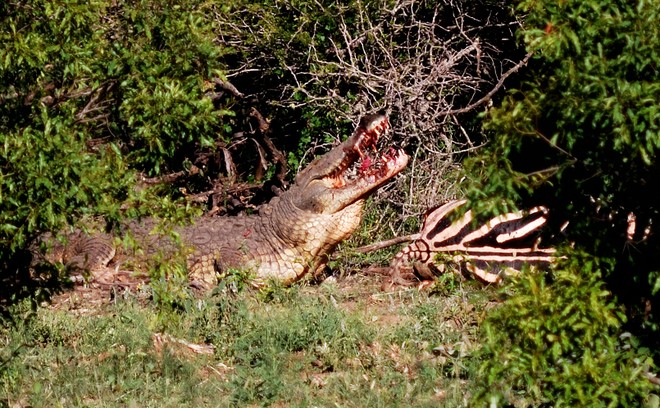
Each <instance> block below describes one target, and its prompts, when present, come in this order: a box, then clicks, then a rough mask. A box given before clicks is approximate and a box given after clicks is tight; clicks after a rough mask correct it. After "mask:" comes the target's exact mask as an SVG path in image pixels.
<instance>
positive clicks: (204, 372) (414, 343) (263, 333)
mask: <svg viewBox="0 0 660 408" xmlns="http://www.w3.org/2000/svg"><path fill="white" fill-rule="evenodd" d="M345 281H349V282H348V283H346V282H342V283H341V284H338V285H321V286H316V287H305V286H301V287H294V288H283V287H277V286H273V287H270V288H269V289H268V290H267V291H262V292H255V291H248V290H244V291H239V292H235V291H231V290H225V291H220V292H222V293H216V294H215V295H212V296H208V297H206V298H203V299H197V300H196V301H191V302H189V303H187V304H186V305H184V307H182V308H180V309H172V310H167V311H163V309H162V308H160V309H159V308H157V307H156V306H155V305H154V304H153V303H148V304H147V305H144V302H140V301H138V299H137V298H134V297H131V296H126V297H124V299H122V300H117V301H116V302H114V303H112V304H110V305H107V306H105V307H103V308H102V309H100V310H94V311H93V312H92V313H82V314H81V313H80V310H78V311H77V313H73V312H72V311H69V310H64V309H65V308H58V309H53V308H46V307H42V308H39V309H38V310H36V311H33V310H32V309H31V308H30V307H29V305H27V304H23V305H18V306H15V308H14V310H13V311H12V315H13V316H14V317H15V319H14V321H13V322H5V325H4V327H3V328H2V332H1V335H0V339H1V340H2V343H3V350H2V354H1V358H2V365H1V369H0V370H1V372H0V375H1V377H0V390H1V391H0V393H1V394H2V395H4V397H3V399H2V400H1V401H0V405H7V406H28V405H29V406H32V407H41V406H58V405H59V406H95V407H96V406H98V407H106V406H108V407H109V406H140V407H142V406H145V407H148V406H159V407H163V406H165V407H167V406H246V405H279V406H311V405H316V406H331V405H335V404H338V405H339V406H356V407H357V406H361V407H363V406H366V407H369V406H399V405H401V406H410V404H411V401H414V405H415V406H437V405H438V404H441V405H442V404H446V405H447V406H457V405H464V404H465V403H466V401H467V400H466V395H467V394H469V391H466V387H468V388H469V384H470V378H471V376H472V373H473V372H474V368H473V364H472V363H471V362H470V357H469V355H470V351H471V350H472V349H473V348H474V347H475V346H476V344H478V338H477V329H478V319H479V316H480V313H475V308H477V309H479V308H483V305H485V303H486V302H487V301H488V299H487V297H484V296H483V294H481V293H479V291H473V292H472V293H470V292H466V291H462V290H457V291H455V292H454V294H452V295H450V296H448V297H442V298H441V297H438V296H429V295H427V294H424V293H419V292H417V291H415V290H404V291H401V292H398V293H395V294H393V293H382V292H380V291H378V290H377V285H374V284H370V282H368V281H366V280H365V278H356V277H349V278H347V279H346V280H345ZM371 283H373V282H371ZM363 285H365V286H363ZM472 297H474V298H475V299H477V303H481V306H475V305H474V304H472V303H470V301H469V299H470V298H472ZM196 346H197V347H200V348H203V349H204V350H207V351H209V350H210V351H211V353H210V354H199V353H196V352H194V351H193V348H195V347H196ZM211 346H212V347H213V348H212V349H211V348H210V347H211Z"/></svg>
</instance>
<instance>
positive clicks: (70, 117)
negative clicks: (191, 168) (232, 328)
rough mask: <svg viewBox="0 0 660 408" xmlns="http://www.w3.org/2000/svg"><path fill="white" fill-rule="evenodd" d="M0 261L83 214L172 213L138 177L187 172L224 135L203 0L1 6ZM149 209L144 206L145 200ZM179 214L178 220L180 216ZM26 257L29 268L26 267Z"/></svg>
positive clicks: (10, 263) (217, 50)
mask: <svg viewBox="0 0 660 408" xmlns="http://www.w3.org/2000/svg"><path fill="white" fill-rule="evenodd" d="M1 7H2V13H0V15H1V16H2V17H0V27H2V29H0V43H2V48H3V49H2V53H1V54H2V57H0V118H1V119H0V146H2V150H1V151H0V264H1V265H2V269H3V274H4V273H6V272H7V271H9V270H14V269H15V268H17V267H18V266H17V262H18V263H20V262H19V261H21V260H20V259H19V258H21V253H22V251H24V250H25V249H27V248H28V247H29V246H30V245H31V244H32V243H33V242H34V240H35V239H36V238H37V237H38V236H40V235H41V234H43V233H44V232H49V231H50V232H60V231H62V230H63V229H64V227H65V226H68V225H74V224H75V223H76V222H77V221H79V220H80V219H81V217H83V216H98V215H102V216H103V217H105V219H106V220H107V221H109V223H110V224H113V223H116V222H117V220H118V219H119V218H120V217H121V215H122V213H123V212H124V211H122V210H120V208H121V205H122V204H124V208H128V209H129V211H128V212H129V213H130V215H133V216H135V215H139V214H143V213H147V212H155V210H154V209H156V208H158V209H163V208H167V209H168V211H172V203H171V201H167V202H159V203H157V202H158V201H159V198H158V197H156V196H154V195H153V194H151V193H149V192H144V191H143V192H141V193H136V191H135V190H134V183H135V178H136V177H135V173H136V171H141V172H145V173H148V174H157V173H160V172H161V171H163V170H180V169H182V168H184V167H185V165H186V164H185V163H186V159H187V158H188V157H190V156H191V155H192V154H193V153H194V151H195V149H198V148H202V147H208V146H210V145H211V144H212V143H213V140H214V139H215V138H216V137H217V133H218V132H219V130H221V129H222V125H223V123H222V122H223V120H224V119H223V117H224V116H225V115H228V114H230V111H229V110H228V109H227V107H226V106H224V107H223V106H217V104H216V103H214V102H213V101H212V100H211V99H210V98H209V97H207V96H206V95H205V92H206V90H207V88H208V86H207V85H205V84H206V83H207V81H212V79H213V78H215V77H221V75H222V73H221V71H220V65H219V62H218V61H217V60H218V58H219V56H220V55H222V53H223V52H224V48H223V47H221V46H219V45H217V43H216V42H215V34H214V32H213V26H212V22H211V19H210V18H209V16H208V14H209V12H210V9H209V7H210V5H209V4H208V3H206V2H204V1H196V0H186V1H183V0H181V1H170V2H165V3H164V2H157V1H150V0H140V1H130V2H129V1H101V0H96V1H91V2H88V1H84V2H81V1H77V0H66V1H57V2H52V1H42V0H33V1H28V2H7V3H3V5H2V6H1ZM145 204H146V205H145ZM177 216H178V215H177ZM21 262H22V261H21Z"/></svg>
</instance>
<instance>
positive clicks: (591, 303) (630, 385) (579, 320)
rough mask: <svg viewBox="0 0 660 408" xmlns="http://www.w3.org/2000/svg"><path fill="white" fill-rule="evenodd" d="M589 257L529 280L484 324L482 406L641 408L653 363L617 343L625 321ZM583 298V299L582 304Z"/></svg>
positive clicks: (480, 356) (524, 279)
mask: <svg viewBox="0 0 660 408" xmlns="http://www.w3.org/2000/svg"><path fill="white" fill-rule="evenodd" d="M600 269H602V266H601V265H599V264H598V263H597V262H596V261H595V260H594V259H592V258H590V257H587V256H585V257H579V256H577V255H575V254H574V255H573V256H572V258H571V261H570V262H567V263H566V264H565V265H561V266H560V267H558V268H557V269H556V270H554V271H552V273H551V276H544V275H543V274H532V273H528V274H523V275H522V277H521V278H520V281H519V282H517V283H516V285H515V293H514V294H513V295H512V296H511V297H510V298H509V299H507V302H506V303H504V304H503V305H501V306H500V307H499V308H498V309H496V310H494V311H492V312H491V313H489V315H488V317H487V319H486V321H485V322H484V324H483V327H482V331H483V340H484V343H483V348H482V349H481V350H480V351H479V353H478V355H477V358H478V359H479V360H480V361H483V363H482V366H481V369H480V378H478V380H477V383H479V384H481V389H480V390H479V392H478V393H477V395H476V399H477V400H478V401H479V402H480V403H486V402H491V403H493V402H496V405H508V404H515V405H516V406H539V405H544V404H551V405H556V406H638V405H640V404H641V402H642V400H643V399H644V397H645V396H646V394H647V393H648V391H649V389H650V383H649V382H648V381H647V380H646V378H645V377H644V375H643V374H644V371H645V370H646V369H647V365H648V362H647V361H646V360H645V359H644V358H642V357H636V354H637V350H634V349H632V348H631V345H630V344H627V343H628V341H627V338H624V337H623V336H622V337H621V338H619V337H618V335H619V333H620V327H621V323H622V321H623V320H624V316H623V314H622V313H621V311H620V310H619V309H618V307H616V306H614V304H613V303H612V302H611V301H610V299H611V294H610V293H609V292H608V291H606V290H605V289H604V287H603V283H602V282H601V280H600V274H599V272H598V271H599V270H600ZM576 299H579V301H576Z"/></svg>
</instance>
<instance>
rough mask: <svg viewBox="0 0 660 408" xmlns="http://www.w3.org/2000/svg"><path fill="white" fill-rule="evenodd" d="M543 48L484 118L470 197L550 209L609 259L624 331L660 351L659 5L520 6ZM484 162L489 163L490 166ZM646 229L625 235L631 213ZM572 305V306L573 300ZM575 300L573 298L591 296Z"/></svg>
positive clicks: (604, 262)
mask: <svg viewBox="0 0 660 408" xmlns="http://www.w3.org/2000/svg"><path fill="white" fill-rule="evenodd" d="M518 7H519V12H520V13H523V14H525V15H526V18H525V23H524V27H523V30H522V31H521V37H522V38H523V40H524V43H525V45H526V47H527V49H528V51H529V52H533V53H534V57H533V58H532V60H531V61H530V64H529V67H528V69H527V70H526V71H525V72H524V73H523V74H522V76H521V78H520V84H519V85H518V86H516V87H515V89H512V90H511V91H510V92H509V94H508V95H507V96H506V97H505V98H504V100H503V101H502V103H501V104H500V105H499V106H497V107H495V108H493V109H490V110H489V111H488V112H487V114H486V121H485V127H486V130H487V131H488V132H489V133H490V134H491V135H492V139H491V142H490V143H489V146H488V148H487V149H486V150H485V151H484V152H483V154H480V155H478V157H475V158H473V159H471V160H470V161H469V162H468V163H467V164H466V170H467V172H466V173H467V174H468V177H469V178H470V179H471V181H472V182H471V187H470V188H469V195H470V196H471V198H472V199H473V201H474V202H475V205H476V206H477V207H480V208H481V209H486V207H488V204H487V201H488V200H486V198H498V200H499V199H500V198H501V197H505V198H508V199H509V200H511V201H518V202H520V201H522V202H524V203H526V204H537V203H543V204H544V205H546V206H548V207H549V208H551V215H552V217H553V227H554V228H555V230H556V231H558V230H559V226H560V225H561V224H562V223H564V222H565V221H570V224H569V227H568V228H567V229H566V231H565V234H566V236H567V239H568V240H569V241H571V242H574V243H575V246H576V248H578V249H580V250H582V251H585V252H586V253H589V254H590V255H592V256H594V257H596V258H598V259H599V260H600V265H601V267H602V268H603V269H601V270H600V272H601V275H602V278H603V280H604V281H605V282H606V283H607V285H608V286H607V288H608V289H609V290H611V291H612V292H613V294H614V295H615V296H616V301H617V302H620V304H622V305H625V312H626V315H627V316H628V319H627V322H626V324H625V326H624V327H625V329H627V330H630V331H631V332H633V333H634V334H635V335H637V336H639V337H640V338H641V339H642V340H643V341H644V342H646V343H647V344H648V345H649V346H651V348H652V349H656V350H657V349H658V347H657V345H658V339H659V338H660V336H658V328H659V327H660V326H659V322H660V321H659V316H660V315H658V313H657V311H656V309H657V305H658V304H660V303H659V301H660V298H659V295H660V292H659V289H660V273H659V271H660V260H659V258H658V257H657V254H658V253H659V252H660V239H659V238H660V236H659V235H658V234H654V233H651V234H650V235H649V236H646V237H644V233H643V232H644V229H645V228H646V227H649V226H651V225H653V228H655V226H656V225H658V222H659V221H660V220H659V219H658V214H659V211H660V201H658V195H657V194H651V193H650V192H652V191H657V190H658V189H660V184H659V183H660V178H658V174H659V171H660V168H659V167H658V160H657V158H658V157H657V156H658V152H659V148H660V132H659V130H660V119H659V118H660V109H659V108H658V103H657V101H658V100H660V74H659V72H658V70H657V66H658V63H659V62H660V49H659V48H658V46H657V38H658V36H659V35H660V32H659V30H660V28H658V24H657V20H658V17H659V16H660V7H659V6H658V3H657V2H653V1H644V0H642V1H637V2H629V1H609V0H607V1H605V0H589V1H565V2H538V1H522V2H520V4H519V6H518ZM483 163H487V164H486V165H483ZM631 213H632V214H635V215H636V218H637V227H638V228H637V231H638V232H637V234H635V236H634V237H632V238H629V237H627V235H626V229H627V226H628V225H627V218H628V216H629V214H631ZM566 301H571V299H570V298H566ZM581 301H582V300H581V298H576V299H575V300H573V302H576V303H577V302H581Z"/></svg>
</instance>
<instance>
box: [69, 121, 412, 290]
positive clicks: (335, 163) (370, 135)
mask: <svg viewBox="0 0 660 408" xmlns="http://www.w3.org/2000/svg"><path fill="white" fill-rule="evenodd" d="M389 128H390V124H389V121H388V118H387V116H385V115H382V114H378V115H368V116H365V117H363V118H362V119H361V120H360V122H359V124H358V126H357V128H356V130H355V132H354V133H353V134H352V135H351V136H350V137H349V138H348V139H347V140H346V141H344V142H343V143H341V144H339V145H337V146H335V147H334V148H332V149H331V150H330V151H328V152H327V153H326V154H325V155H323V156H320V157H318V158H316V159H315V160H314V161H312V162H311V163H310V164H309V165H308V166H307V167H306V168H304V169H303V170H302V171H300V172H299V174H298V175H297V176H296V177H295V180H294V183H293V184H292V186H291V187H290V188H289V189H288V190H286V191H284V192H282V193H281V194H280V195H279V196H276V197H275V198H273V199H272V200H271V201H270V202H269V203H268V204H266V205H264V206H263V207H262V208H261V209H260V210H259V211H258V213H255V214H251V215H245V216H234V217H206V218H201V219H198V220H197V221H196V222H194V223H193V224H191V225H187V226H181V227H175V228H173V229H174V231H175V232H176V234H177V235H178V236H179V237H180V245H179V244H174V242H173V240H172V239H171V238H168V237H162V236H158V235H156V234H152V233H149V231H150V230H152V228H151V224H150V223H149V222H147V223H146V225H145V223H144V222H143V223H142V225H138V226H132V227H130V228H129V229H130V230H131V234H132V235H133V236H134V237H135V239H136V242H138V243H139V244H140V246H141V247H145V249H144V253H145V254H154V253H156V252H158V253H161V254H162V253H165V254H166V255H168V254H169V255H175V254H176V253H177V252H178V253H181V251H182V250H184V251H185V257H186V263H187V268H188V272H189V274H190V276H191V280H193V281H195V280H201V281H202V282H205V283H206V284H208V283H209V282H213V281H214V280H215V277H216V276H218V274H221V273H222V272H223V271H226V270H227V269H228V268H239V269H243V270H248V271H250V272H251V273H252V275H253V277H254V278H255V280H256V281H267V280H270V279H275V280H279V281H283V282H284V283H286V284H290V283H292V282H295V281H297V280H299V279H301V278H302V277H304V276H305V275H307V274H308V273H309V272H312V273H317V272H319V271H321V270H322V269H323V268H324V267H325V266H326V265H327V262H328V257H329V255H330V254H331V253H332V252H333V251H334V249H335V248H336V246H337V245H338V244H339V243H340V242H341V241H343V240H345V239H346V238H348V237H349V236H350V235H351V234H352V233H353V231H355V230H356V229H357V228H358V226H359V224H360V222H361V218H362V210H363V206H364V202H365V199H366V198H367V197H368V196H369V195H370V194H372V193H373V192H374V191H375V190H377V189H378V188H379V187H380V186H382V185H383V184H384V183H386V182H387V181H388V180H390V179H392V178H393V177H394V176H395V175H397V174H398V173H400V172H401V171H402V170H403V169H404V168H405V166H406V165H407V163H408V160H409V157H408V156H407V155H406V154H405V153H404V152H403V150H401V149H398V150H395V149H394V148H392V147H389V148H385V149H383V151H382V152H381V151H379V150H378V148H377V147H376V145H377V142H378V140H379V138H380V137H381V136H382V135H383V134H385V133H386V132H387V131H388V130H389ZM152 224H153V222H152ZM73 241H75V244H73V245H69V248H67V250H66V251H64V254H65V255H64V256H63V258H62V262H64V263H65V264H70V265H74V266H76V267H79V268H81V269H87V270H91V269H95V268H100V267H103V266H105V265H106V264H108V262H110V261H111V260H112V259H113V257H115V250H114V247H113V244H112V239H110V237H107V236H87V235H85V234H79V236H78V237H77V239H75V240H72V241H71V242H72V243H73Z"/></svg>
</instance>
